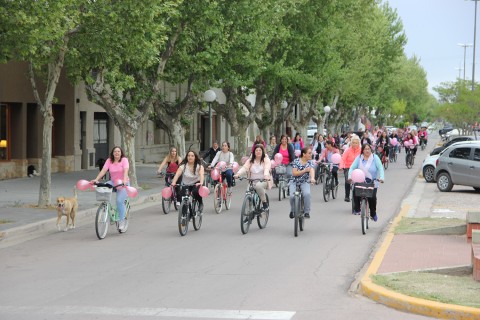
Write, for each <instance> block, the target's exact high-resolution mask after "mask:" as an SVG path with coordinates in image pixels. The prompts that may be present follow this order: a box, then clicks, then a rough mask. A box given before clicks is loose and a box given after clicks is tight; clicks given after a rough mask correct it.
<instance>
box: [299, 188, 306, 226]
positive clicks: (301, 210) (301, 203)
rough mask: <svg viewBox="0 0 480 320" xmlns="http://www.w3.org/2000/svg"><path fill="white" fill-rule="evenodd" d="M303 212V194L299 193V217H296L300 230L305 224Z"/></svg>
mask: <svg viewBox="0 0 480 320" xmlns="http://www.w3.org/2000/svg"><path fill="white" fill-rule="evenodd" d="M304 213H305V209H304V203H303V196H302V195H300V217H299V218H298V227H299V228H300V231H303V226H304V225H305V216H304V215H303V214H304Z"/></svg>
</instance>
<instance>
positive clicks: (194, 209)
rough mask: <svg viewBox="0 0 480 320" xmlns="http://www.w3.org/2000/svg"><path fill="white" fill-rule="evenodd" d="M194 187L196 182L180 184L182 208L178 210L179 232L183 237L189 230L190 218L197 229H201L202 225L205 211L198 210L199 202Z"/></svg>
mask: <svg viewBox="0 0 480 320" xmlns="http://www.w3.org/2000/svg"><path fill="white" fill-rule="evenodd" d="M194 187H195V185H194V184H192V185H185V184H181V185H180V188H181V191H180V192H181V194H182V201H181V202H180V209H179V210H178V232H180V235H181V236H182V237H183V236H184V235H186V234H187V232H188V224H189V222H190V220H192V223H193V228H194V229H195V231H198V230H200V227H201V226H202V220H203V219H202V218H203V213H202V212H200V211H199V210H198V209H199V208H198V207H199V203H198V201H197V200H196V199H195V198H193V194H192V190H193V188H194Z"/></svg>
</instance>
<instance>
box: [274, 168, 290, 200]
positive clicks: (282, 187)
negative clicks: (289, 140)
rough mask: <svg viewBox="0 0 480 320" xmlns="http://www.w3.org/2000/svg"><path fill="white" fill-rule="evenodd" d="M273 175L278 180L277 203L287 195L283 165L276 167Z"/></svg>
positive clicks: (286, 180)
mask: <svg viewBox="0 0 480 320" xmlns="http://www.w3.org/2000/svg"><path fill="white" fill-rule="evenodd" d="M275 173H276V175H277V178H278V201H282V199H285V197H286V195H287V194H288V179H287V167H286V166H284V165H279V166H276V167H275Z"/></svg>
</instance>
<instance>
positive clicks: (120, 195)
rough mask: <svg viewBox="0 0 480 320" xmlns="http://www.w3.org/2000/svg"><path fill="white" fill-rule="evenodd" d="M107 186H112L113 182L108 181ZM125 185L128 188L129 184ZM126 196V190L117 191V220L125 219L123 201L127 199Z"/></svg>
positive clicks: (125, 209)
mask: <svg viewBox="0 0 480 320" xmlns="http://www.w3.org/2000/svg"><path fill="white" fill-rule="evenodd" d="M107 183H108V184H109V185H111V186H113V185H114V184H113V181H111V180H110V181H108V182H107ZM125 185H127V186H129V185H130V183H126V184H125ZM127 197H128V194H127V189H126V188H121V189H120V190H119V189H117V211H118V218H119V219H120V220H123V219H125V213H126V211H127V208H126V206H125V200H126V199H127Z"/></svg>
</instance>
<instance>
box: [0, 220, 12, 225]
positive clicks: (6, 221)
mask: <svg viewBox="0 0 480 320" xmlns="http://www.w3.org/2000/svg"><path fill="white" fill-rule="evenodd" d="M11 222H12V221H9V220H3V219H0V224H6V223H11Z"/></svg>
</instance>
